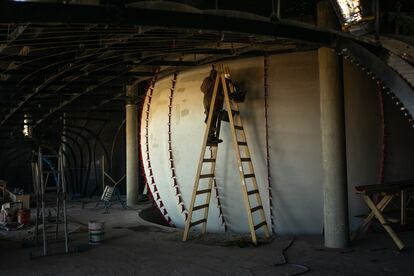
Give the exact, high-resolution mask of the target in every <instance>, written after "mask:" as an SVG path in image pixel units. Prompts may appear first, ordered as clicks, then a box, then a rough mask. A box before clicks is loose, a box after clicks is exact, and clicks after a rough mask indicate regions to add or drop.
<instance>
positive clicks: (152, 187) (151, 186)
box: [143, 67, 174, 226]
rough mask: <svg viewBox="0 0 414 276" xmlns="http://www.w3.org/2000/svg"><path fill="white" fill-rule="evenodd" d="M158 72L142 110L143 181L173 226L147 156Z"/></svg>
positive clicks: (156, 71)
mask: <svg viewBox="0 0 414 276" xmlns="http://www.w3.org/2000/svg"><path fill="white" fill-rule="evenodd" d="M159 72H160V68H159V67H158V68H157V69H156V70H155V73H154V77H153V78H152V80H151V83H150V87H149V89H148V91H147V94H146V99H147V104H146V106H144V108H143V116H144V121H145V130H144V137H145V144H144V145H145V152H144V153H145V162H146V163H147V168H148V171H149V174H148V175H147V174H144V175H145V176H146V179H145V180H146V185H147V186H148V187H149V190H150V192H151V195H152V198H153V200H154V201H155V203H156V204H157V206H158V209H159V210H160V211H161V214H162V215H163V216H164V218H165V219H166V220H167V222H168V223H169V224H170V225H171V226H174V223H173V222H172V219H171V218H170V216H169V215H168V211H167V208H166V207H165V204H164V202H163V201H162V199H161V196H160V193H159V191H158V188H157V185H156V183H155V179H154V172H153V170H152V166H151V160H150V154H149V151H150V149H149V138H148V137H149V131H148V127H149V117H150V108H151V101H152V96H153V93H154V87H155V82H156V80H157V78H158V74H159Z"/></svg>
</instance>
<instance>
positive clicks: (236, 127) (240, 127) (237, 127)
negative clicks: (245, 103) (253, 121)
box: [234, 126, 243, 130]
mask: <svg viewBox="0 0 414 276" xmlns="http://www.w3.org/2000/svg"><path fill="white" fill-rule="evenodd" d="M234 128H235V129H237V130H243V127H242V126H234Z"/></svg>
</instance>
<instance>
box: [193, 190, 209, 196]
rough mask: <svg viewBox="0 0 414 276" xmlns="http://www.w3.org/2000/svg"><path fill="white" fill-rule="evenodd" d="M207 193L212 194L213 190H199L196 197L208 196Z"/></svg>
mask: <svg viewBox="0 0 414 276" xmlns="http://www.w3.org/2000/svg"><path fill="white" fill-rule="evenodd" d="M207 193H211V190H210V189H204V190H199V191H197V192H196V195H201V194H207Z"/></svg>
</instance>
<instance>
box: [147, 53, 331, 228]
mask: <svg viewBox="0 0 414 276" xmlns="http://www.w3.org/2000/svg"><path fill="white" fill-rule="evenodd" d="M224 64H225V65H227V66H229V68H230V70H231V73H232V78H233V79H234V80H236V81H237V82H238V83H239V84H240V85H241V86H242V87H243V88H244V89H246V90H247V91H248V92H247V97H246V101H245V102H244V103H242V104H240V109H241V116H242V118H243V122H244V127H245V130H246V135H247V139H248V143H249V147H250V150H251V153H252V160H253V165H254V168H255V173H256V177H257V181H258V185H259V190H260V195H261V197H262V200H263V205H264V209H265V213H266V216H267V221H268V225H269V227H272V228H273V230H275V231H276V232H277V233H319V232H320V231H322V217H323V216H322V212H323V209H322V208H323V206H322V202H323V200H322V196H323V195H322V185H321V183H322V181H321V177H322V176H321V171H322V167H321V166H322V160H321V149H320V147H321V146H320V134H319V129H320V127H319V96H318V93H319V84H318V67H317V66H318V62H317V53H316V52H313V51H312V52H303V53H294V54H283V55H275V56H269V57H266V58H264V57H255V58H246V59H237V60H231V61H226V62H224ZM210 69H211V66H202V67H199V68H192V69H191V70H188V71H181V72H177V73H176V74H174V75H170V76H167V77H164V78H162V79H160V80H159V81H157V82H156V83H155V86H154V89H150V90H149V91H148V93H147V96H146V100H145V102H144V107H143V114H142V123H141V141H142V144H141V147H142V152H143V164H144V168H145V174H146V177H147V182H148V184H149V188H150V190H151V193H152V194H153V196H154V199H155V201H156V203H157V205H158V207H159V208H160V209H161V211H162V213H163V214H164V215H165V217H166V219H167V220H168V221H170V222H171V223H172V224H174V225H175V226H177V227H183V226H184V221H185V218H186V214H187V208H188V207H189V204H190V200H191V194H192V190H193V185H194V178H195V173H196V167H197V162H198V159H199V155H200V150H201V146H202V139H203V134H204V130H205V124H204V119H205V115H204V107H203V94H202V93H201V91H200V86H201V83H202V81H203V79H204V78H205V77H206V76H207V75H208V74H209V71H210ZM293 75H294V76H295V77H294V78H292V77H291V76H293ZM173 82H175V86H174V89H172V87H173V86H172V83H173ZM265 86H266V88H265ZM266 89H267V90H266ZM298 99H301V100H300V101H299V100H298ZM266 104H267V105H266ZM170 107H171V108H170ZM169 124H171V127H170V128H169ZM266 128H267V129H268V131H267V132H266ZM266 133H267V134H266ZM221 139H223V143H221V144H219V149H218V152H219V153H218V160H217V167H216V184H217V190H216V193H215V194H214V195H213V197H212V202H211V205H210V213H209V218H208V225H207V231H213V232H221V231H224V229H225V228H228V229H229V230H231V231H234V232H240V233H248V232H249V229H248V224H247V216H246V214H245V210H244V205H243V197H242V193H241V187H240V180H239V176H238V172H237V165H236V160H235V157H234V156H233V155H234V152H233V150H232V144H231V142H232V141H231V138H230V130H229V127H228V124H227V123H223V126H222V132H221ZM267 147H268V151H267V150H266V148H267ZM275 214H276V215H275ZM194 220H197V215H195V217H194Z"/></svg>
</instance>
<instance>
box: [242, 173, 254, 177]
mask: <svg viewBox="0 0 414 276" xmlns="http://www.w3.org/2000/svg"><path fill="white" fill-rule="evenodd" d="M252 177H254V173H250V174H245V175H244V178H252Z"/></svg>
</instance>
